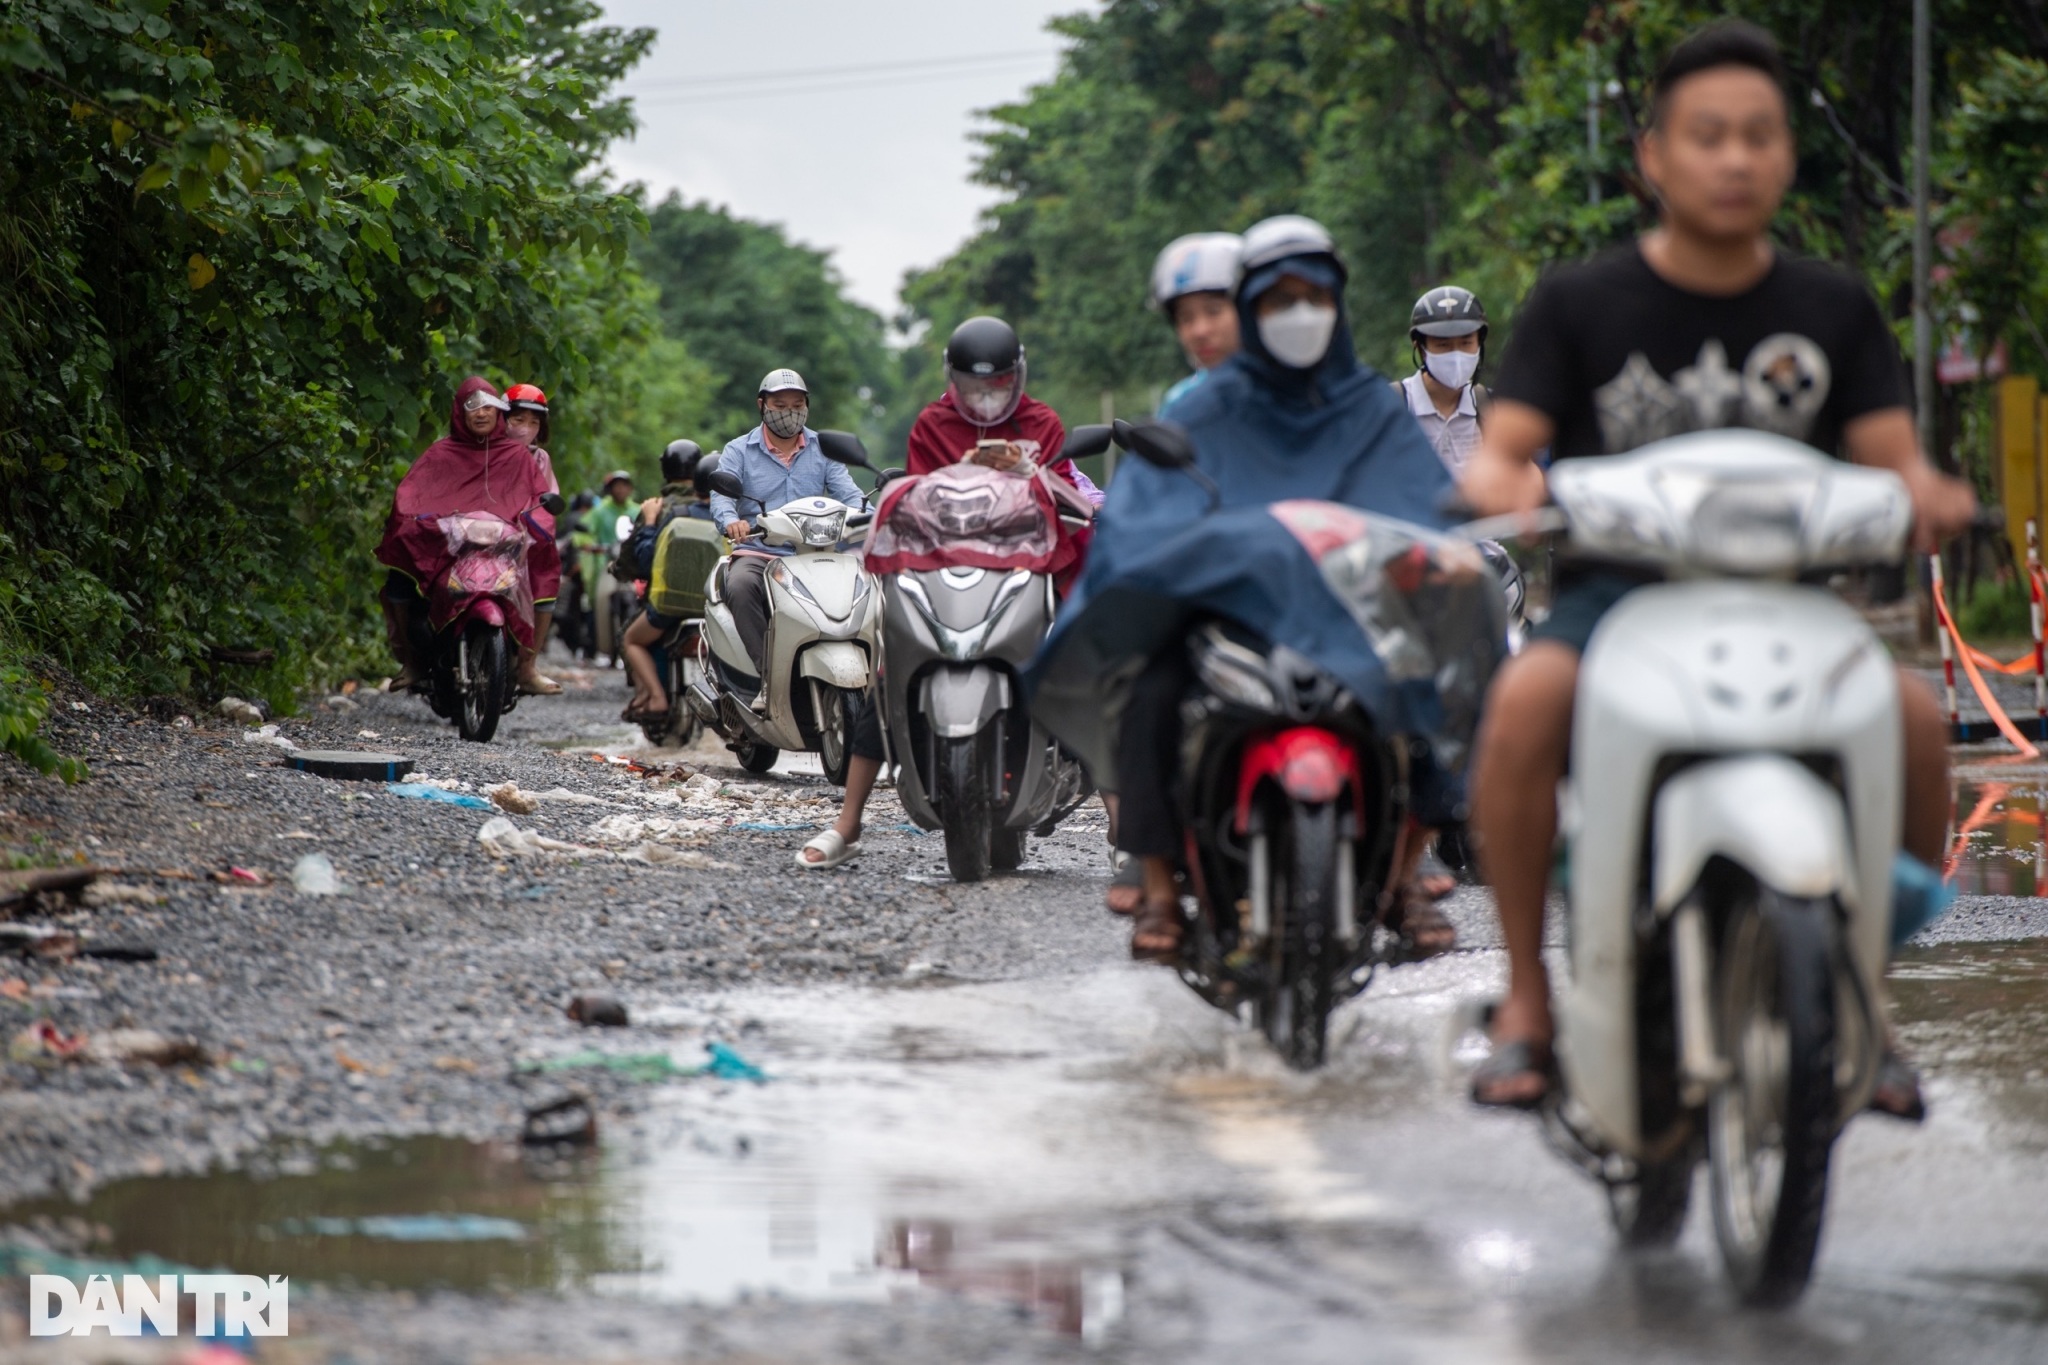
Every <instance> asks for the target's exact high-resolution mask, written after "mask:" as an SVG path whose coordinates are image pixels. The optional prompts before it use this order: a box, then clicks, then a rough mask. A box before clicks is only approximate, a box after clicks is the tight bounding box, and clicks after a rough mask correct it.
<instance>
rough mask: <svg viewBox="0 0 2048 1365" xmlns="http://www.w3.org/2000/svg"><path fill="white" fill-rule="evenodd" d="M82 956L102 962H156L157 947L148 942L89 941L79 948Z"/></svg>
mask: <svg viewBox="0 0 2048 1365" xmlns="http://www.w3.org/2000/svg"><path fill="white" fill-rule="evenodd" d="M78 955H79V956H80V957H91V958H97V959H99V960H100V961H101V962H154V961H156V959H157V951H156V949H154V948H152V947H150V946H149V945H148V944H146V943H87V944H86V945H84V946H83V947H81V948H80V949H79V950H78Z"/></svg>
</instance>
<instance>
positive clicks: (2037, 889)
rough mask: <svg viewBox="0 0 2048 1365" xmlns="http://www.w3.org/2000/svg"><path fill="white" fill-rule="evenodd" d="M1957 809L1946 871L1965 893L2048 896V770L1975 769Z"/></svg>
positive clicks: (1960, 788) (1957, 797)
mask: <svg viewBox="0 0 2048 1365" xmlns="http://www.w3.org/2000/svg"><path fill="white" fill-rule="evenodd" d="M1953 807H1954V811H1955V815H1954V817H1953V823H1952V825H1951V827H1950V831H1949V849H1948V858H1947V865H1946V867H1945V868H1944V871H1945V872H1946V873H1947V874H1948V876H1949V878H1950V880H1951V882H1952V884H1953V885H1954V886H1955V889H1956V891H1957V892H1958V893H1959V894H1961V895H1965V896H2023V897H2029V898H2039V897H2048V826H2044V823H2043V819H2044V816H2048V772H2043V771H2040V770H2039V769H2038V767H2036V766H2034V765H2029V766H2028V767H2027V768H2023V769H2020V768H2016V769H2013V770H2010V773H2009V774H2008V773H2007V772H2001V771H2000V770H1998V769H1995V768H1994V769H1990V770H1988V771H1986V770H1976V771H1972V772H1970V773H1969V774H1968V775H1967V776H1965V777H1964V779H1963V780H1960V781H1958V782H1957V783H1956V787H1955V793H1954V801H1953Z"/></svg>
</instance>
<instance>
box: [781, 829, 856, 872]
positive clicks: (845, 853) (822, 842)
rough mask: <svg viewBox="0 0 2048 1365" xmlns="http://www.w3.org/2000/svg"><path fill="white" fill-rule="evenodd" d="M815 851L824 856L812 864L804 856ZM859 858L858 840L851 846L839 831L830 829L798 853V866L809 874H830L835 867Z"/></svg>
mask: <svg viewBox="0 0 2048 1365" xmlns="http://www.w3.org/2000/svg"><path fill="white" fill-rule="evenodd" d="M814 851H815V852H817V853H821V854H823V855H824V856H823V857H821V858H819V859H818V860H817V861H816V862H812V861H811V860H810V859H809V858H806V857H805V856H804V854H806V853H810V852H814ZM859 856H860V842H859V841H858V840H856V841H854V842H853V843H850V844H849V843H847V842H846V840H845V839H844V838H842V837H841V836H840V833H839V831H838V830H836V829H828V830H826V831H825V832H824V833H823V834H820V835H819V836H818V837H817V838H815V839H813V840H811V841H810V842H809V843H807V844H805V845H804V846H803V847H802V848H801V849H799V850H798V851H797V855H796V865H797V866H798V867H801V868H803V869H804V870H805V871H807V872H829V871H830V870H831V869H833V868H835V867H839V866H842V865H844V864H846V863H850V862H852V861H853V860H854V859H855V858H858V857H859Z"/></svg>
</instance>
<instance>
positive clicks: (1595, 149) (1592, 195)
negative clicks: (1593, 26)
mask: <svg viewBox="0 0 2048 1365" xmlns="http://www.w3.org/2000/svg"><path fill="white" fill-rule="evenodd" d="M1925 2H1926V0H1921V3H1923V4H1924V3H1925ZM1585 48H1586V202H1587V203H1588V204H1591V205H1593V206H1594V207H1596V208H1597V207H1599V204H1600V67H1599V58H1598V57H1597V56H1596V55H1595V53H1594V51H1593V44H1592V43H1591V42H1590V41H1588V42H1587V43H1586V44H1585Z"/></svg>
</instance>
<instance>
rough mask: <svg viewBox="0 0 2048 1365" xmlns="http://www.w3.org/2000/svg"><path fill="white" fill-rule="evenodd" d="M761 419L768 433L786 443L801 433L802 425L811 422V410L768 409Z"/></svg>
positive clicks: (805, 408) (804, 408)
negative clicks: (766, 426)
mask: <svg viewBox="0 0 2048 1365" xmlns="http://www.w3.org/2000/svg"><path fill="white" fill-rule="evenodd" d="M762 418H763V420H764V421H766V422H767V424H768V430H769V431H770V432H772V433H774V434H775V435H776V436H778V437H780V438H781V439H783V440H785V441H787V440H788V439H789V438H790V437H792V436H794V435H796V434H797V433H798V432H800V431H802V430H803V429H804V423H806V422H808V421H810V420H811V410H810V409H809V408H808V407H802V408H769V409H767V410H766V411H765V412H764V413H763V414H762Z"/></svg>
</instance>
